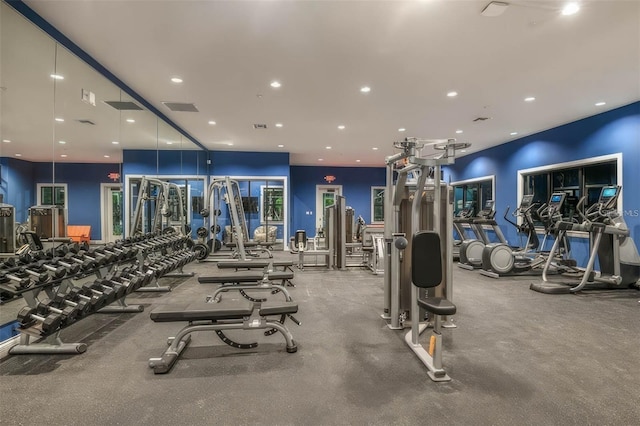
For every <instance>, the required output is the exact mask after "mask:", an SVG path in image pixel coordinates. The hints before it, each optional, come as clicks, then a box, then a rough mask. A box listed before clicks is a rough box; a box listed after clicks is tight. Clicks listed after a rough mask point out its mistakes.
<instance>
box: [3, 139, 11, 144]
mask: <svg viewBox="0 0 640 426" xmlns="http://www.w3.org/2000/svg"><path fill="white" fill-rule="evenodd" d="M2 142H4V143H11V141H10V140H9V139H2Z"/></svg>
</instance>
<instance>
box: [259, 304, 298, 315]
mask: <svg viewBox="0 0 640 426" xmlns="http://www.w3.org/2000/svg"><path fill="white" fill-rule="evenodd" d="M296 312H298V304H297V303H294V302H271V301H270V302H267V303H263V304H262V305H261V306H260V311H259V313H260V315H262V316H268V315H281V314H295V313H296Z"/></svg>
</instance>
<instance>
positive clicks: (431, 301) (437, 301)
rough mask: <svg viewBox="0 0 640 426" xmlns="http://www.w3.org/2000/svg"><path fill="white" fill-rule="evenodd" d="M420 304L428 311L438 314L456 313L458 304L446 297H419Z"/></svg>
mask: <svg viewBox="0 0 640 426" xmlns="http://www.w3.org/2000/svg"><path fill="white" fill-rule="evenodd" d="M418 305H420V306H421V307H422V308H424V309H425V310H426V311H428V312H432V313H434V314H436V315H453V314H455V313H456V305H454V304H453V303H451V302H450V301H449V300H447V299H445V298H444V297H427V298H426V299H418Z"/></svg>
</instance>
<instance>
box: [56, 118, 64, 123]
mask: <svg viewBox="0 0 640 426" xmlns="http://www.w3.org/2000/svg"><path fill="white" fill-rule="evenodd" d="M55 120H56V121H59V122H60V123H62V122H63V121H64V118H60V117H56V118H55Z"/></svg>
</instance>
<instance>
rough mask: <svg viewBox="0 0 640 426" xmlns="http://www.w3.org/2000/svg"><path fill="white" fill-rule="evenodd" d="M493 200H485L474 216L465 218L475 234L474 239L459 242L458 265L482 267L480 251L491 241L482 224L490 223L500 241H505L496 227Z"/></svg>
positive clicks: (469, 267)
mask: <svg viewBox="0 0 640 426" xmlns="http://www.w3.org/2000/svg"><path fill="white" fill-rule="evenodd" d="M493 207H494V202H493V200H487V202H486V203H485V204H484V207H483V208H482V210H480V211H479V212H478V215H477V216H476V217H472V218H469V219H467V220H468V223H469V224H470V225H471V230H472V231H473V233H474V234H475V235H476V237H477V238H476V239H468V240H464V241H462V244H460V260H459V262H458V266H459V267H461V268H463V269H469V270H473V269H478V268H481V267H482V251H483V250H484V247H485V246H486V245H487V244H490V243H491V241H490V240H489V237H488V236H487V234H486V233H485V232H484V229H483V225H490V226H491V227H492V229H493V231H494V232H495V234H496V237H497V238H498V241H500V242H501V243H504V242H506V241H505V238H504V235H503V234H502V231H501V230H500V228H499V227H498V223H497V222H496V221H495V219H494V217H495V215H496V212H495V210H494V209H493Z"/></svg>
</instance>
